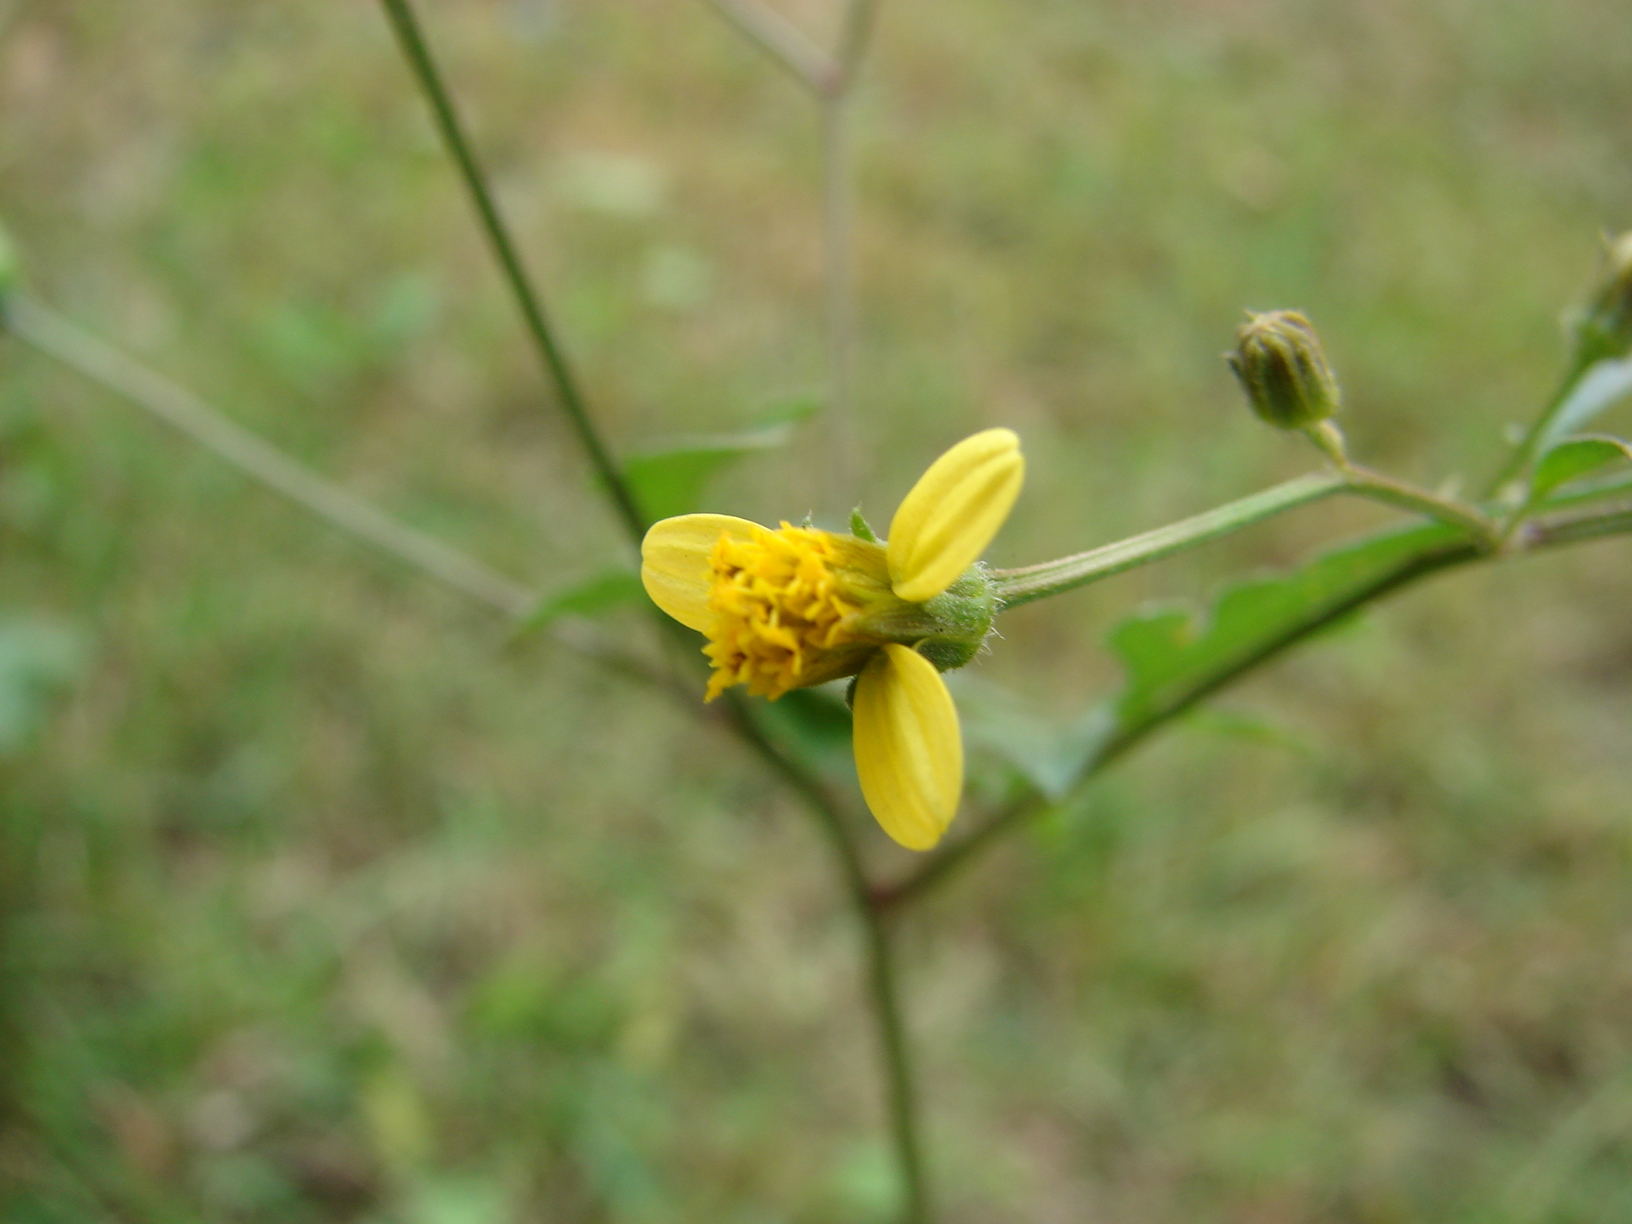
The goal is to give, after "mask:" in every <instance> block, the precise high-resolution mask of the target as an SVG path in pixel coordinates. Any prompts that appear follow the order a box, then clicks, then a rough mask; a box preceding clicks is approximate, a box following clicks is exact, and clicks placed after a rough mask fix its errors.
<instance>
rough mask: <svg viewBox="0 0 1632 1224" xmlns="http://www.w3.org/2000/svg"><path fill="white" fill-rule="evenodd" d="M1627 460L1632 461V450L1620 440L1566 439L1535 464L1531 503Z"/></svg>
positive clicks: (1597, 436) (1602, 437)
mask: <svg viewBox="0 0 1632 1224" xmlns="http://www.w3.org/2000/svg"><path fill="white" fill-rule="evenodd" d="M1628 459H1632V447H1628V446H1627V444H1626V443H1625V442H1622V441H1621V440H1620V439H1619V438H1611V437H1608V436H1607V435H1602V434H1591V435H1588V436H1585V437H1579V438H1566V439H1564V440H1563V441H1562V442H1559V443H1558V444H1557V445H1555V446H1554V447H1552V449H1550V450H1549V451H1548V452H1547V453H1546V454H1544V455H1543V456H1542V457H1541V461H1540V462H1539V463H1537V464H1536V474H1535V475H1534V476H1533V477H1531V480H1530V500H1531V501H1532V502H1537V501H1540V500H1541V499H1542V498H1544V497H1546V496H1547V495H1548V494H1549V493H1551V492H1552V491H1553V490H1554V489H1556V488H1558V487H1559V486H1560V485H1566V484H1569V483H1570V482H1571V481H1572V480H1579V479H1580V478H1581V477H1583V476H1590V475H1591V474H1592V473H1593V472H1596V471H1597V470H1598V469H1599V468H1603V467H1608V466H1609V465H1610V464H1612V463H1618V462H1621V461H1623V460H1628Z"/></svg>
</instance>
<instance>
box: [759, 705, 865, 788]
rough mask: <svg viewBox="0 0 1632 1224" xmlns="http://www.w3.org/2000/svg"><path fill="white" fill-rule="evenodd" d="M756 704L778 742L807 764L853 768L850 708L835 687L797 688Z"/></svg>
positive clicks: (828, 767)
mask: <svg viewBox="0 0 1632 1224" xmlns="http://www.w3.org/2000/svg"><path fill="white" fill-rule="evenodd" d="M753 704H754V706H755V707H756V715H757V717H759V718H760V720H761V721H762V722H763V723H765V724H766V725H767V726H768V727H770V728H771V729H772V731H773V732H774V733H775V735H776V738H777V740H778V742H779V743H782V744H784V745H787V746H789V747H791V748H792V749H793V750H794V752H795V754H796V755H797V756H798V757H799V758H800V759H801V760H802V761H804V762H805V763H806V764H808V765H812V766H815V767H816V768H818V769H821V770H823V771H833V772H842V771H844V770H848V769H849V768H850V767H851V766H850V711H849V710H848V709H847V708H846V707H845V704H844V702H843V700H842V699H841V698H840V697H839V695H838V693H837V692H835V691H834V690H833V689H832V688H830V687H822V688H804V689H794V690H793V691H792V692H790V693H784V694H783V695H782V696H781V697H779V698H777V699H776V700H775V701H765V702H758V701H756V702H754V703H753Z"/></svg>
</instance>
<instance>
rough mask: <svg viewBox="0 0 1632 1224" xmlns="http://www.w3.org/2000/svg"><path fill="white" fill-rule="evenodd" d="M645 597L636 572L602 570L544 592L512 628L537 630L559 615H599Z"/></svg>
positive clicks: (520, 633)
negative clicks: (579, 580)
mask: <svg viewBox="0 0 1632 1224" xmlns="http://www.w3.org/2000/svg"><path fill="white" fill-rule="evenodd" d="M645 598H646V588H645V587H643V586H641V584H640V575H639V574H632V573H630V572H629V571H628V570H621V569H620V570H603V571H602V572H601V573H599V574H592V575H590V576H589V577H588V578H585V579H584V580H583V581H581V582H575V583H573V584H572V585H571V586H569V587H567V588H566V589H565V590H561V591H557V592H555V593H554V594H553V595H549V596H546V597H545V599H544V601H543V602H542V603H540V604H539V605H538V607H536V608H534V609H533V611H532V612H531V613H529V614H528V616H527V619H526V620H524V621H522V622H521V625H520V626H519V627H518V628H517V629H516V636H517V637H521V636H523V635H525V634H529V633H537V632H538V631H539V630H540V629H543V628H544V627H545V626H547V625H549V624H550V623H551V622H552V621H555V620H557V619H559V618H560V617H563V616H599V615H600V614H601V613H603V612H609V611H611V610H612V609H613V608H618V607H623V606H625V605H627V604H632V603H639V602H641V601H642V600H644V599H645Z"/></svg>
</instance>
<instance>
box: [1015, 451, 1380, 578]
mask: <svg viewBox="0 0 1632 1224" xmlns="http://www.w3.org/2000/svg"><path fill="white" fill-rule="evenodd" d="M1348 487H1349V482H1348V478H1347V477H1346V476H1345V475H1343V474H1342V473H1338V472H1318V473H1314V474H1311V475H1308V476H1299V477H1298V478H1297V479H1295V480H1289V481H1287V482H1286V483H1284V484H1278V485H1275V486H1274V487H1273V488H1269V489H1265V490H1264V491H1263V492H1261V493H1254V494H1253V495H1252V496H1251V497H1244V498H1242V499H1241V500H1240V501H1234V502H1230V503H1229V504H1228V505H1224V506H1219V507H1218V508H1217V509H1214V510H1209V511H1207V512H1206V513H1205V514H1198V515H1195V516H1194V517H1192V518H1187V519H1183V520H1181V521H1179V522H1177V523H1169V524H1168V525H1167V526H1165V527H1158V528H1156V529H1155V530H1154V531H1147V532H1144V533H1143V534H1141V535H1136V536H1132V537H1130V538H1128V539H1126V540H1118V541H1117V542H1116V543H1114V544H1107V545H1104V546H1103V547H1101V548H1093V549H1089V550H1088V551H1087V552H1082V553H1077V554H1075V555H1074V556H1070V557H1061V558H1060V559H1059V560H1057V561H1045V562H1043V563H1042V564H1040V565H1028V566H1025V567H1023V568H1021V569H1006V570H994V571H993V573H992V578H993V580H994V585H995V587H996V591H997V596H998V598H999V599H1001V600H1002V601H1003V606H1004V607H1005V608H1012V607H1015V606H1016V605H1018V604H1023V603H1030V602H1031V601H1032V600H1034V599H1041V598H1043V597H1044V596H1045V595H1057V594H1059V593H1060V592H1061V591H1068V590H1070V589H1071V588H1072V587H1077V586H1082V585H1083V584H1084V583H1088V582H1095V581H1098V580H1099V579H1101V578H1109V577H1110V576H1111V575H1112V574H1120V573H1122V572H1124V571H1125V570H1130V569H1133V568H1135V567H1137V566H1140V565H1148V564H1150V563H1151V562H1152V561H1159V560H1161V559H1162V558H1163V557H1170V556H1172V555H1173V554H1174V553H1177V552H1182V551H1184V550H1185V549H1188V548H1194V547H1196V546H1197V545H1199V544H1205V543H1207V542H1208V541H1210V540H1216V539H1219V538H1220V537H1221V536H1226V535H1229V534H1231V533H1232V532H1236V531H1240V530H1241V529H1242V528H1244V527H1251V526H1252V525H1254V524H1255V523H1261V522H1263V521H1264V520H1265V519H1267V518H1270V517H1272V516H1274V515H1277V514H1281V513H1284V512H1285V511H1287V510H1292V509H1295V508H1296V507H1298V506H1306V505H1308V504H1309V503H1310V502H1314V501H1319V500H1320V499H1321V498H1323V497H1330V496H1331V495H1332V494H1334V493H1341V492H1343V491H1345V490H1346V489H1347V488H1348Z"/></svg>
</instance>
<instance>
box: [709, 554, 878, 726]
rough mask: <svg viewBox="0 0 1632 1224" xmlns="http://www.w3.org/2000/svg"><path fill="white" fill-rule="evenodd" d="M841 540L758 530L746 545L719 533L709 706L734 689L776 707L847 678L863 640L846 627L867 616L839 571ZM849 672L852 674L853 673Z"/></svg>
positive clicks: (712, 559)
mask: <svg viewBox="0 0 1632 1224" xmlns="http://www.w3.org/2000/svg"><path fill="white" fill-rule="evenodd" d="M834 541H835V537H833V536H832V535H829V534H828V533H827V532H825V531H818V530H816V529H815V528H812V527H793V526H790V525H789V524H787V523H783V524H782V527H781V529H780V530H777V531H771V530H768V529H767V528H764V527H755V528H754V529H753V532H752V533H751V535H750V537H749V538H748V539H746V540H744V539H741V538H733V537H732V536H730V535H728V534H725V533H721V535H720V540H719V543H717V544H715V545H714V552H713V554H712V555H711V556H710V557H709V564H710V566H711V567H712V570H713V575H714V578H713V586H712V587H711V588H710V590H709V595H708V608H709V611H711V612H712V613H714V618H715V619H714V627H713V630H712V631H711V632H710V634H709V643H708V645H707V646H705V647H704V648H703V653H704V654H706V655H707V656H708V657H709V658H710V659H711V660H712V661H713V664H714V674H713V676H711V677H710V678H709V682H708V694H707V698H706V699H707V700H709V701H713V700H714V698H716V697H718V696H719V695H720V694H721V693H723V692H724V691H725V690H726V689H728V688H730V687H731V686H732V685H733V684H746V685H747V686H748V691H749V692H750V693H752V694H754V695H755V696H756V697H757V696H765V697H769V698H771V699H772V700H775V699H776V698H778V697H780V696H782V694H783V693H786V692H787V691H788V690H789V689H794V688H799V687H800V686H802V685H807V684H819V683H821V682H822V681H824V680H830V679H833V678H835V677H836V676H839V675H844V674H847V673H846V671H845V670H843V669H844V667H845V666H846V665H847V664H848V663H850V662H852V661H853V659H854V655H855V652H854V650H846V649H845V648H846V647H854V646H856V645H858V644H859V642H860V639H858V638H857V637H855V635H853V634H851V633H849V632H847V631H846V629H845V620H846V618H848V617H851V616H853V615H855V614H856V613H857V612H859V611H860V610H861V605H860V604H858V603H857V602H855V601H854V600H853V599H851V598H849V597H848V593H847V592H846V591H845V589H844V587H843V584H842V583H841V582H840V581H839V579H838V575H837V573H836V569H837V568H840V567H842V566H843V557H842V556H841V555H840V550H839V549H838V548H837V547H835V542H834ZM850 670H854V668H853V667H851V668H850Z"/></svg>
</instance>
